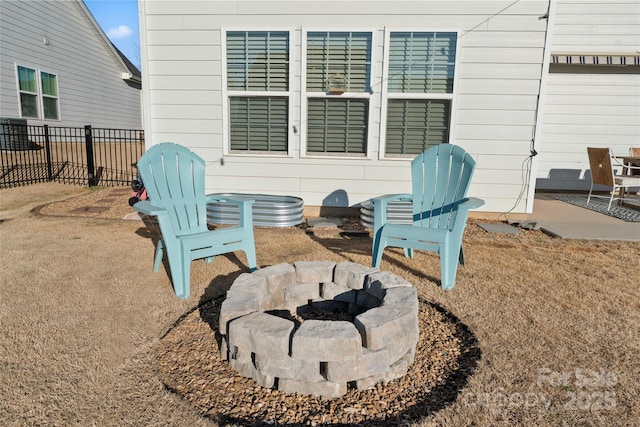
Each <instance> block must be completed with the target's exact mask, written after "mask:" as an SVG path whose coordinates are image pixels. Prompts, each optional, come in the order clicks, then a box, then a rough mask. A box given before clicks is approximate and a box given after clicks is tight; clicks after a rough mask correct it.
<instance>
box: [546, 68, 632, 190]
mask: <svg viewBox="0 0 640 427" xmlns="http://www.w3.org/2000/svg"><path fill="white" fill-rule="evenodd" d="M542 141H543V144H542V145H541V148H540V150H539V151H540V158H539V168H538V173H537V184H536V185H537V187H538V188H540V189H565V190H588V188H589V185H590V181H589V180H588V179H585V176H586V175H585V173H586V172H587V171H588V170H589V162H588V157H587V150H586V147H588V146H594V147H610V148H611V149H612V151H613V152H614V153H615V154H620V155H622V154H627V153H628V152H629V147H632V146H634V147H638V146H640V73H638V74H635V75H634V74H577V73H576V74H574V75H571V76H568V75H566V74H551V75H550V76H549V85H548V95H547V106H546V109H545V115H544V126H543V135H542Z"/></svg>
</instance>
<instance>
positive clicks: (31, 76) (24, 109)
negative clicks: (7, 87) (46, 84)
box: [18, 66, 38, 118]
mask: <svg viewBox="0 0 640 427" xmlns="http://www.w3.org/2000/svg"><path fill="white" fill-rule="evenodd" d="M18 90H19V92H20V114H21V116H22V117H25V118H27V117H28V118H38V80H37V78H36V70H33V69H31V68H26V67H21V66H18Z"/></svg>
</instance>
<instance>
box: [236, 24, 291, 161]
mask: <svg viewBox="0 0 640 427" xmlns="http://www.w3.org/2000/svg"><path fill="white" fill-rule="evenodd" d="M226 51H227V53H226V62H227V70H226V71H227V91H228V96H229V99H228V102H229V148H230V150H232V151H268V152H274V151H276V152H286V151H287V149H288V134H289V133H288V128H289V84H290V82H289V68H290V67H289V33H288V32H286V31H228V32H227V33H226Z"/></svg>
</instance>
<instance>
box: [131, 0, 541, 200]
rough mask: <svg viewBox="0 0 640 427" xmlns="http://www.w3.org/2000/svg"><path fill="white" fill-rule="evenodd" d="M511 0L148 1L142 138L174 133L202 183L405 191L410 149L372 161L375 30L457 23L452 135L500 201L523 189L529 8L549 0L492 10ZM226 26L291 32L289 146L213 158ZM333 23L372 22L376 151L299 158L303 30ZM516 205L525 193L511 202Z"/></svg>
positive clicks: (529, 90)
mask: <svg viewBox="0 0 640 427" xmlns="http://www.w3.org/2000/svg"><path fill="white" fill-rule="evenodd" d="M511 3H513V2H503V1H475V0H474V1H424V2H417V1H407V2H397V1H388V2H369V1H346V2H340V3H339V6H338V7H339V12H340V13H335V11H334V10H333V9H331V5H330V4H327V3H326V2H321V1H317V2H316V1H304V2H278V1H272V2H271V1H269V2H268V1H258V2H250V1H233V2H226V1H208V2H201V1H195V2H190V1H181V2H147V3H145V6H144V7H145V10H144V14H143V18H142V19H143V24H144V27H145V28H146V31H145V39H146V42H145V43H146V46H143V49H144V55H143V56H144V57H145V58H146V61H145V63H144V69H145V78H146V88H148V89H149V96H148V99H149V104H148V105H147V106H146V113H147V114H148V123H150V129H147V136H148V137H149V138H150V141H151V143H158V142H161V141H166V140H173V141H175V142H178V143H181V144H184V145H186V146H188V147H190V148H192V149H194V150H195V151H197V152H199V153H202V154H203V155H204V156H205V158H206V159H207V160H208V162H209V163H208V164H207V173H208V176H207V190H208V191H211V192H221V191H232V192H252V193H266V194H289V195H293V196H298V197H302V198H303V199H304V200H305V204H307V205H321V204H322V203H323V200H325V198H327V197H328V196H329V195H330V194H332V193H333V192H335V191H344V192H346V194H347V197H348V203H349V205H352V206H353V205H357V204H358V203H360V202H363V201H365V200H367V199H369V198H371V197H375V196H377V195H380V194H384V193H395V192H406V191H409V188H410V176H409V160H410V159H383V160H380V159H379V153H378V151H379V144H380V128H379V121H380V114H379V111H380V108H381V105H380V103H381V95H380V89H381V88H380V81H381V80H380V79H381V76H382V74H381V72H382V67H383V64H382V60H383V56H382V54H383V52H382V50H383V49H382V48H383V43H384V40H383V35H384V29H385V28H391V29H393V30H399V29H403V28H406V29H411V30H426V31H441V30H449V31H451V30H459V34H460V50H459V67H458V77H459V80H457V82H456V89H455V91H456V93H455V97H454V103H455V111H454V112H453V114H454V116H455V118H454V123H455V127H454V128H453V129H452V134H453V140H452V142H453V143H455V144H458V145H461V146H463V147H464V148H465V149H467V150H468V151H469V152H470V153H471V154H472V155H473V156H474V157H475V158H476V159H477V161H478V171H477V173H476V178H475V179H474V181H473V185H472V189H471V194H473V195H474V196H480V197H484V198H486V201H487V204H486V205H485V207H483V210H485V211H494V212H502V211H506V210H508V209H511V208H512V207H513V204H514V201H515V199H516V198H517V196H518V195H519V194H520V192H521V190H522V182H521V168H522V161H523V159H525V158H526V156H527V155H528V154H529V144H530V140H531V136H532V131H533V124H534V110H535V107H536V99H537V95H538V89H539V84H540V73H541V63H542V57H543V47H544V40H545V21H544V20H539V19H538V17H539V16H541V15H543V14H544V13H545V12H546V8H547V1H546V0H539V1H538V0H535V1H525V2H518V3H514V4H513V5H512V7H510V8H507V9H506V10H504V12H503V15H499V16H495V17H493V18H492V15H494V14H495V13H497V12H499V11H501V10H502V9H504V8H505V7H506V6H509V4H511ZM336 5H337V4H336ZM271 22H276V23H275V24H270V23H271ZM223 28H225V29H226V28H243V29H247V30H251V29H262V30H264V29H278V30H281V29H284V30H290V31H291V32H292V33H291V34H292V38H293V43H294V48H293V52H295V55H294V56H293V57H292V59H294V75H293V76H292V83H293V84H294V87H293V89H294V96H293V97H292V102H293V103H294V106H295V108H294V113H293V115H294V117H293V121H292V123H291V124H292V125H295V126H296V127H297V129H298V133H297V134H294V136H293V138H292V139H291V140H290V141H289V144H290V146H291V150H290V153H289V156H282V157H278V156H268V157H266V156H265V157H260V156H226V157H225V159H224V165H220V158H221V157H222V153H223V146H222V141H223V138H222V129H223V123H222V119H221V116H220V114H219V111H220V108H221V106H222V103H223V102H225V101H224V100H223V98H222V89H223V85H224V82H223V80H222V74H223V73H222V71H223V70H222V55H223V52H221V49H220V43H221V39H222V37H223V36H222V32H221V31H222V29H223ZM332 28H334V29H338V30H346V29H350V30H357V29H359V28H362V29H366V30H373V31H374V36H375V37H374V42H375V46H374V54H375V57H374V59H375V63H374V64H373V69H374V73H375V75H374V79H373V80H372V86H373V89H374V93H373V95H372V98H371V99H372V101H371V108H372V109H373V110H374V116H373V117H374V119H373V120H374V123H372V124H371V127H370V134H371V135H372V139H371V143H372V144H373V155H372V157H371V158H368V159H357V158H341V157H335V158H329V159H327V158H314V157H303V156H301V154H300V152H299V145H300V132H304V131H305V128H304V126H305V124H304V120H302V123H301V119H300V110H299V108H300V103H301V102H305V101H304V100H303V99H302V100H301V94H300V92H299V90H300V87H299V86H300V82H299V79H300V73H301V66H302V62H301V58H300V57H299V52H300V51H301V40H300V38H301V34H302V30H303V29H306V30H312V29H320V30H331V29H332ZM498 165H499V166H498ZM505 180H506V181H505ZM478 193H480V194H478ZM525 208H526V201H524V202H522V203H521V204H520V205H518V207H517V209H516V211H518V210H519V211H520V212H523V211H524V210H525Z"/></svg>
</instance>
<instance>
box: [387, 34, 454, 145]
mask: <svg viewBox="0 0 640 427" xmlns="http://www.w3.org/2000/svg"><path fill="white" fill-rule="evenodd" d="M456 39H457V35H456V33H433V32H391V33H390V35H389V48H388V49H389V60H388V64H387V65H388V68H387V73H388V77H387V98H386V102H387V104H386V137H385V154H389V155H394V154H400V155H401V154H412V155H413V154H419V153H421V152H422V151H424V150H426V149H427V148H428V147H430V146H433V145H438V144H443V143H447V142H449V127H450V116H451V101H452V99H453V86H454V71H455V62H456Z"/></svg>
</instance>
